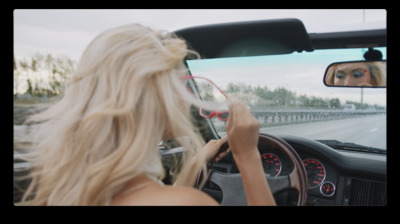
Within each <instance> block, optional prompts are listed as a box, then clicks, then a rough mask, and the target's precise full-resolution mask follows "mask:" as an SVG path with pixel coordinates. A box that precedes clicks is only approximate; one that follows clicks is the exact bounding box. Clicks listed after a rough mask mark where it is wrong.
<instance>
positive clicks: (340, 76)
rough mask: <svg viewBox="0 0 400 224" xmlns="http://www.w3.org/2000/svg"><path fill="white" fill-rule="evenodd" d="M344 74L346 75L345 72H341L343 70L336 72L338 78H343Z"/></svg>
mask: <svg viewBox="0 0 400 224" xmlns="http://www.w3.org/2000/svg"><path fill="white" fill-rule="evenodd" d="M344 76H345V75H344V74H343V73H341V72H339V73H336V78H338V79H343V78H344Z"/></svg>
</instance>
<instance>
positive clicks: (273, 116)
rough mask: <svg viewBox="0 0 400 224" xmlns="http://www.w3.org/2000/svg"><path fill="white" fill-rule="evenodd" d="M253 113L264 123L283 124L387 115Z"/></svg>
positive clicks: (373, 112)
mask: <svg viewBox="0 0 400 224" xmlns="http://www.w3.org/2000/svg"><path fill="white" fill-rule="evenodd" d="M252 113H253V115H254V116H255V117H256V118H257V119H258V120H260V122H262V123H270V124H281V123H297V122H300V123H301V122H310V121H319V120H332V119H343V118H349V117H356V116H367V115H378V114H386V110H274V111H252Z"/></svg>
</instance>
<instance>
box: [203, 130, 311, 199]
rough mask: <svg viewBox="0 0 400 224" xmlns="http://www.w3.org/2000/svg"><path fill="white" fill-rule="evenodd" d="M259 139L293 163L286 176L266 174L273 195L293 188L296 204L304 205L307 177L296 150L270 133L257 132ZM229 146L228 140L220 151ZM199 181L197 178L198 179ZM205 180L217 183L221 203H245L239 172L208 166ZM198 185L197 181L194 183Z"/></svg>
mask: <svg viewBox="0 0 400 224" xmlns="http://www.w3.org/2000/svg"><path fill="white" fill-rule="evenodd" d="M259 141H263V142H268V143H270V144H273V145H275V146H276V147H277V148H278V149H279V150H280V151H281V152H283V153H284V154H285V156H286V157H287V158H288V159H289V160H290V162H291V163H292V164H293V171H292V172H291V173H290V174H289V175H287V176H280V177H269V175H267V174H266V178H267V180H268V184H269V187H270V189H271V192H272V194H273V195H275V194H276V193H278V192H281V191H284V190H288V189H294V190H296V191H297V192H298V199H297V205H298V206H304V205H306V203H307V199H308V179H307V173H306V170H305V168H304V166H303V162H302V160H301V158H300V157H299V155H298V154H297V153H296V151H295V150H294V149H293V148H292V147H291V146H290V145H289V144H288V143H287V142H286V141H284V140H283V139H281V138H279V137H277V136H273V135H270V134H264V133H260V134H259ZM228 148H229V143H228V141H227V142H226V143H224V144H223V145H222V146H221V148H220V150H219V151H220V152H222V151H226V150H227V149H228ZM198 181H199V179H198ZM207 181H210V182H212V183H213V184H215V185H217V186H218V187H219V188H220V189H221V191H222V195H223V197H222V201H221V204H222V205H246V204H247V200H246V194H245V191H244V188H243V183H242V178H241V174H240V173H219V172H213V170H212V169H211V168H210V167H209V169H208V174H207ZM196 186H198V183H196Z"/></svg>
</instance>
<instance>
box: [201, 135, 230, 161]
mask: <svg viewBox="0 0 400 224" xmlns="http://www.w3.org/2000/svg"><path fill="white" fill-rule="evenodd" d="M226 140H227V139H226V138H221V139H219V140H215V139H213V140H210V141H209V142H208V143H207V144H206V145H205V146H204V147H203V148H202V149H201V151H202V152H203V153H205V156H204V158H205V160H206V162H218V161H219V160H221V158H222V157H224V156H225V155H226V154H227V153H228V152H229V151H228V150H227V151H225V152H221V153H219V154H218V155H217V153H218V150H219V149H220V148H221V146H222V145H223V144H224V143H225V142H226ZM213 159H214V160H213Z"/></svg>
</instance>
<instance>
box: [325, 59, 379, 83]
mask: <svg viewBox="0 0 400 224" xmlns="http://www.w3.org/2000/svg"><path fill="white" fill-rule="evenodd" d="M358 62H367V63H368V62H387V61H386V60H359V61H340V62H334V63H331V64H329V65H328V67H327V68H326V69H325V73H324V77H323V80H322V81H323V83H324V85H325V86H327V87H347V88H386V87H387V72H386V75H385V80H384V82H385V84H386V85H385V86H344V85H332V84H328V83H327V82H326V81H327V80H326V78H327V76H328V72H329V70H330V68H331V67H332V66H333V65H337V64H345V63H358ZM386 71H387V69H386Z"/></svg>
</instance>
